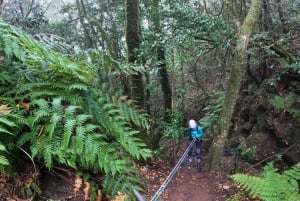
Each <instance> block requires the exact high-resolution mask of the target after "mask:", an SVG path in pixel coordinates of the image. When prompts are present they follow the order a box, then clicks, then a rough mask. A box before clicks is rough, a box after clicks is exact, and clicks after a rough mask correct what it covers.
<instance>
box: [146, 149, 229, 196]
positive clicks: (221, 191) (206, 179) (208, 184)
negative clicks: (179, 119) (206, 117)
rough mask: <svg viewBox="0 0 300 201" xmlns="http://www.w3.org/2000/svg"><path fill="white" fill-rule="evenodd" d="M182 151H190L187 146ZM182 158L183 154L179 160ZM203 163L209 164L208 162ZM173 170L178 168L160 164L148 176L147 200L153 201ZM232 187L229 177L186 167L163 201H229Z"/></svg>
mask: <svg viewBox="0 0 300 201" xmlns="http://www.w3.org/2000/svg"><path fill="white" fill-rule="evenodd" d="M181 147H183V148H185V147H187V145H186V143H184V144H183V145H182V146H181ZM183 152H184V150H182V153H183ZM203 155H206V153H203ZM180 157H181V155H180V153H179V156H178V159H179V158H180ZM204 158H205V157H204ZM202 163H203V164H204V163H205V159H204V160H203V161H202ZM173 167H174V164H173V165H172V164H166V163H164V161H156V162H155V164H154V166H152V167H151V169H148V170H146V171H145V172H144V173H145V174H144V175H146V178H147V180H148V196H147V199H146V200H150V198H151V197H152V196H153V195H154V194H155V192H156V191H157V190H158V189H159V188H160V186H161V184H162V183H163V182H164V180H165V179H166V178H167V176H168V175H169V173H170V172H171V170H172V169H173ZM232 186H233V184H232V182H231V181H230V179H229V178H228V177H227V176H226V174H225V173H222V172H214V171H211V172H208V171H205V170H202V171H201V172H198V171H197V170H196V168H195V167H189V166H187V165H185V164H182V165H181V166H180V168H179V169H178V171H177V173H176V174H175V175H174V177H173V179H172V180H171V182H170V183H169V184H168V186H167V187H166V189H165V191H164V192H163V194H162V195H161V197H160V201H226V199H228V198H229V197H230V194H231V191H232V188H231V187H232Z"/></svg>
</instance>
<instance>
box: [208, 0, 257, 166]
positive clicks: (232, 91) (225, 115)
mask: <svg viewBox="0 0 300 201" xmlns="http://www.w3.org/2000/svg"><path fill="white" fill-rule="evenodd" d="M232 4H233V2H230V5H232ZM262 6H263V0H252V1H251V6H250V8H249V11H248V13H247V15H246V18H245V19H244V22H243V23H242V25H241V27H240V28H239V27H238V28H239V33H238V41H237V45H236V52H235V55H234V58H233V64H232V69H231V74H230V78H229V81H228V85H227V91H226V96H225V101H224V105H223V108H222V111H221V122H222V124H221V133H220V135H219V136H218V137H217V138H216V139H215V140H214V142H213V144H212V146H211V148H210V151H209V159H210V162H209V166H210V167H209V168H210V169H213V170H220V169H224V167H223V165H224V161H223V160H222V157H221V156H222V151H223V149H224V147H225V145H226V142H227V139H228V134H229V128H230V125H231V119H232V115H233V111H234V108H235V105H236V102H237V99H238V96H239V90H240V87H241V84H242V81H243V79H244V77H245V72H246V69H247V66H246V65H247V63H246V62H247V55H246V50H247V48H248V44H249V37H250V35H251V34H252V33H253V32H254V31H255V29H256V28H257V27H258V20H259V18H260V15H261V9H262ZM237 24H239V23H237Z"/></svg>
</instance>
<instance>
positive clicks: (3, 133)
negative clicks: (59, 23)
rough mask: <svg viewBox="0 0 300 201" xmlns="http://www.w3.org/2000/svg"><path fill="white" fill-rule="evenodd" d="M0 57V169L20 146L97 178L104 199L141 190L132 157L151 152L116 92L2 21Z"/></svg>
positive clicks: (89, 70)
mask: <svg viewBox="0 0 300 201" xmlns="http://www.w3.org/2000/svg"><path fill="white" fill-rule="evenodd" d="M0 55H1V57H0V61H1V64H0V83H1V85H0V170H1V171H2V173H3V172H5V171H6V170H7V169H10V168H13V167H14V163H15V162H16V161H17V160H20V158H18V157H17V156H18V155H15V156H14V154H15V153H16V152H17V150H20V149H22V150H24V153H29V154H30V158H32V159H33V162H34V163H37V164H41V165H44V166H45V167H47V168H48V169H51V168H52V167H53V166H55V165H65V166H68V167H70V168H73V169H74V170H80V171H85V172H89V171H90V172H92V173H93V174H97V173H98V174H100V175H103V182H102V183H101V184H98V185H99V186H102V190H103V191H105V192H106V193H108V194H111V195H112V196H115V195H117V194H118V193H119V192H124V193H125V194H127V195H129V196H131V198H132V196H133V194H132V192H133V191H132V190H133V189H136V190H142V184H141V181H140V179H139V176H138V175H137V173H136V170H135V168H136V167H135V160H146V159H147V158H149V157H151V155H152V153H151V151H150V150H149V149H148V148H147V146H146V144H145V143H144V142H143V141H142V140H141V139H140V138H138V137H137V134H138V133H139V132H140V131H145V130H146V129H147V128H148V121H147V115H146V114H145V113H144V112H143V111H141V110H139V109H137V108H136V107H135V106H134V104H133V102H131V101H130V100H129V99H127V97H125V96H123V95H122V91H121V90H119V89H117V88H116V87H114V86H112V85H110V84H109V83H99V82H97V81H99V78H98V77H99V76H100V75H98V74H96V72H97V71H96V70H95V68H94V67H93V66H92V65H91V64H88V63H87V62H84V61H78V62H73V61H71V60H70V59H68V58H66V57H64V56H63V55H62V54H60V53H58V52H55V51H53V50H51V49H49V48H48V46H46V45H45V44H42V43H39V42H38V41H35V40H34V39H33V38H32V37H30V36H29V35H26V34H24V33H23V32H22V31H20V30H18V29H16V28H14V27H12V26H9V25H7V24H4V23H3V22H0ZM101 73H105V72H101ZM101 76H103V75H101ZM95 193H96V191H95Z"/></svg>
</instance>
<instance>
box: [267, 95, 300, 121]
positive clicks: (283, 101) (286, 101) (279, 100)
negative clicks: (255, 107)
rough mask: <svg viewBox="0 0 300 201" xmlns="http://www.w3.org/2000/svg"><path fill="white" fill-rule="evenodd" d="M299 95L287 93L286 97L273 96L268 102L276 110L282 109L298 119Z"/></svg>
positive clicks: (299, 113) (299, 117)
mask: <svg viewBox="0 0 300 201" xmlns="http://www.w3.org/2000/svg"><path fill="white" fill-rule="evenodd" d="M298 99H299V95H297V94H296V93H294V92H289V94H288V96H287V97H282V96H275V97H274V98H272V99H270V100H269V102H270V103H271V104H272V105H273V106H274V107H275V108H277V109H282V110H284V111H287V112H288V113H290V114H291V115H292V116H293V117H294V118H296V119H300V110H299V109H298V108H297V105H296V104H297V101H298Z"/></svg>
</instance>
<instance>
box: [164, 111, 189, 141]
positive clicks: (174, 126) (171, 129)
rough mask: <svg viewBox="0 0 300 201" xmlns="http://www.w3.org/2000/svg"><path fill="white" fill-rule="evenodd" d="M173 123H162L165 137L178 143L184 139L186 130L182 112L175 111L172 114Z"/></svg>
mask: <svg viewBox="0 0 300 201" xmlns="http://www.w3.org/2000/svg"><path fill="white" fill-rule="evenodd" d="M170 119H171V122H170V123H169V122H161V123H160V124H161V127H162V128H163V136H164V137H166V138H168V139H171V140H174V141H176V142H178V141H180V140H182V139H183V138H184V134H185V130H186V128H185V127H183V126H182V122H183V116H182V114H181V112H179V111H177V110H173V111H172V112H170Z"/></svg>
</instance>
